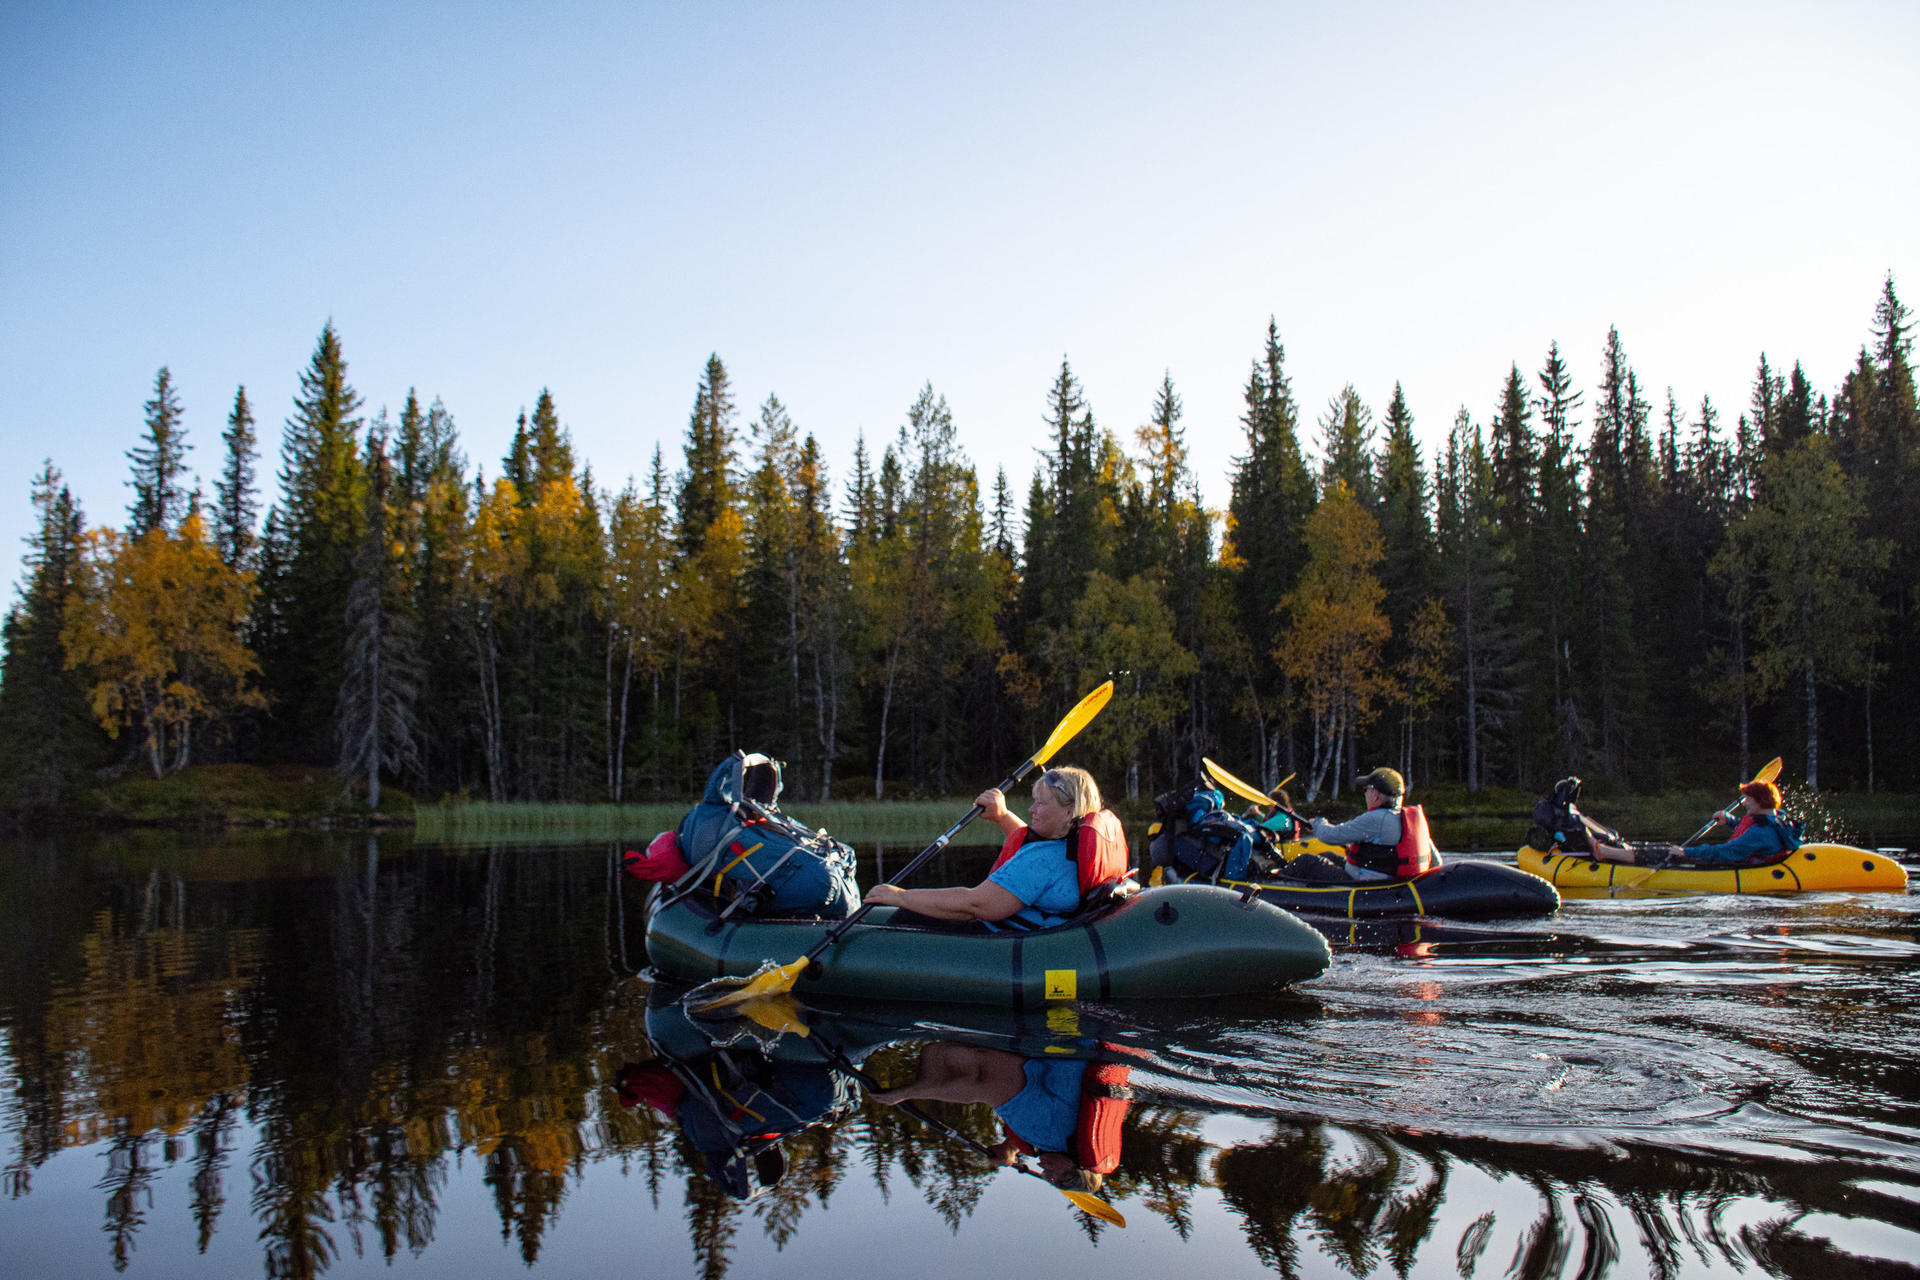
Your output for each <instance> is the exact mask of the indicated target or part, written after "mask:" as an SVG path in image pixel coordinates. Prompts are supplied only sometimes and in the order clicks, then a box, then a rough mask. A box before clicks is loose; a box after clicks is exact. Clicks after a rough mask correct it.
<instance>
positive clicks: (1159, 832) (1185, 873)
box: [1147, 783, 1267, 883]
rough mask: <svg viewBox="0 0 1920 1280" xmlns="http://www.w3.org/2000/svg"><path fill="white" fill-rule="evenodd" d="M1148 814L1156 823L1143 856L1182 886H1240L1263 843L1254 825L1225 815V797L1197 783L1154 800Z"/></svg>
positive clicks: (1262, 834)
mask: <svg viewBox="0 0 1920 1280" xmlns="http://www.w3.org/2000/svg"><path fill="white" fill-rule="evenodd" d="M1153 810H1154V816H1155V817H1156V818H1157V819H1159V821H1158V822H1157V823H1156V824H1155V829H1154V830H1153V831H1152V832H1150V833H1149V835H1150V839H1149V841H1148V845H1147V849H1148V855H1149V857H1150V858H1151V859H1152V861H1153V863H1154V865H1156V866H1160V867H1165V868H1167V869H1168V870H1170V871H1172V872H1174V873H1175V874H1176V875H1178V876H1179V877H1180V878H1181V879H1183V880H1210V881H1213V882H1215V883H1218V882H1220V881H1222V880H1244V879H1246V878H1247V873H1248V871H1249V870H1250V869H1251V868H1252V865H1253V855H1254V852H1255V850H1256V849H1259V848H1263V847H1264V846H1265V845H1266V843H1267V837H1266V834H1265V833H1264V832H1262V831H1261V830H1260V829H1259V828H1257V827H1255V826H1254V824H1253V823H1251V822H1248V821H1247V820H1246V819H1244V818H1240V817H1237V816H1235V815H1234V814H1231V813H1228V812H1227V798H1226V796H1225V795H1223V794H1221V793H1220V792H1219V791H1216V790H1214V789H1213V788H1212V787H1208V786H1204V785H1202V784H1199V783H1195V784H1194V785H1192V786H1188V787H1182V788H1181V789H1180V790H1178V791H1171V792H1168V793H1167V794H1166V795H1163V796H1156V797H1154V801H1153Z"/></svg>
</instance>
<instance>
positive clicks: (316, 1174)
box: [0, 838, 1920, 1277]
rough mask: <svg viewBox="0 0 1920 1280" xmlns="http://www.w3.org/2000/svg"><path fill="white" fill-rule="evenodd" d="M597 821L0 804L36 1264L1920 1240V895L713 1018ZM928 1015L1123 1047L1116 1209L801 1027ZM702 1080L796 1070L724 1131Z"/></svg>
mask: <svg viewBox="0 0 1920 1280" xmlns="http://www.w3.org/2000/svg"><path fill="white" fill-rule="evenodd" d="M609 853H610V850H608V849H607V848H605V847H599V848H591V849H544V850H543V849H511V850H492V851H488V850H466V851H457V852H454V851H435V850H426V849H408V848H406V847H405V846H404V845H399V844H394V845H391V846H389V847H387V848H385V849H381V848H379V847H376V846H373V845H371V844H369V842H366V841H358V842H338V841H336V842H333V843H324V842H321V841H317V840H298V839H285V840H280V841H276V842H255V843H254V844H252V845H247V844H243V843H239V842H225V843H222V844H217V845H203V846H191V845H183V844H181V843H179V842H177V841H171V840H165V839H154V838H144V839H141V840H139V841H121V842H118V843H107V842H94V843H91V844H88V845H85V846H82V845H80V844H77V843H72V842H66V843H59V844H56V843H52V842H44V841H43V842H30V841H27V842H23V841H16V842H13V843H12V844H10V845H6V846H3V847H0V916H3V917H4V927H5V929H6V935H5V936H6V937H7V939H8V945H7V947H6V949H5V954H4V956H0V1037H4V1038H0V1070H3V1071H4V1084H5V1090H6V1097H5V1109H4V1113H0V1123H3V1124H4V1129H5V1132H6V1137H7V1145H8V1153H7V1156H6V1165H7V1183H6V1187H7V1193H8V1194H7V1196H6V1198H4V1199H0V1251H3V1255H4V1256H5V1257H7V1258H8V1259H10V1262H9V1265H8V1270H9V1271H10V1273H12V1274H19V1275H62V1276H64V1275H81V1276H85V1275H114V1274H116V1273H119V1274H125V1275H129V1276H162V1275H189V1274H191V1275H214V1276H227V1275H231V1276H253V1275H262V1274H271V1275H317V1274H326V1275H357V1274H361V1273H363V1272H364V1273H368V1274H374V1273H380V1274H394V1273H403V1274H407V1275H443V1274H444V1275H449V1276H451V1275H460V1276H473V1275H491V1274H503V1275H504V1274H525V1273H528V1272H529V1270H530V1271H531V1273H532V1274H535V1275H553V1276H561V1275H566V1276H572V1275H588V1274H594V1275H598V1274H609V1273H614V1272H634V1273H639V1274H648V1275H694V1276H715V1277H717V1276H720V1275H730V1276H739V1277H745V1276H760V1275H770V1274H779V1275H782V1276H860V1275H887V1276H894V1275H898V1274H900V1273H901V1272H902V1271H903V1270H914V1271H922V1270H931V1269H936V1268H938V1269H952V1270H962V1271H964V1270H969V1269H972V1270H993V1271H1000V1270H1006V1269H1009V1268H1013V1269H1017V1270H1018V1271H1020V1272H1022V1273H1026V1272H1032V1273H1037V1274H1046V1273H1052V1274H1061V1275H1091V1274H1098V1273H1101V1272H1106V1271H1111V1270H1113V1269H1114V1268H1125V1269H1126V1270H1127V1271H1128V1272H1129V1273H1137V1274H1167V1273H1170V1272H1173V1271H1174V1270H1175V1269H1176V1268H1180V1269H1185V1270H1197V1269H1204V1270H1205V1271H1206V1272H1207V1274H1208V1275H1209V1276H1212V1275H1216V1274H1217V1275H1258V1274H1271V1273H1279V1274H1284V1275H1299V1276H1319V1275H1327V1276H1343V1275H1353V1276H1362V1275H1370V1274H1371V1275H1382V1276H1386V1275H1397V1274H1405V1275H1412V1276H1455V1275H1461V1276H1478V1277H1500V1276H1507V1275H1516V1276H1529V1277H1532V1276H1555V1275H1559V1276H1569V1277H1571V1276H1599V1275H1615V1276H1638V1275H1643V1274H1660V1275H1673V1276H1681V1275H1686V1276H1692V1275H1755V1274H1761V1275H1767V1274H1777V1275H1820V1276H1823V1277H1837V1276H1841V1275H1909V1276H1911V1275H1920V1267H1916V1265H1915V1259H1920V1141H1916V1137H1917V1136H1920V1068H1916V1065H1915V1061H1914V1050H1913V1046H1914V1045H1915V1043H1916V1041H1917V1037H1916V1032H1917V1031H1920V1025H1916V1024H1917V1023H1920V990H1917V989H1916V985H1917V984H1920V912H1916V903H1917V902H1920V899H1916V898H1913V897H1895V896H1885V895H1881V896H1865V895H1861V896H1854V895H1823V896H1817V897H1804V898H1794V899H1775V900H1768V899H1757V898H1734V897H1711V898H1695V899H1648V900H1639V901H1624V900H1595V901H1578V902H1570V903H1568V904H1567V906H1566V908H1565V909H1564V910H1563V911H1562V912H1561V914H1560V915H1559V916H1557V917H1555V918H1553V919H1551V920H1549V921H1544V922H1527V923H1516V924H1513V925H1505V926H1453V925H1445V924H1422V925H1418V926H1416V925H1414V924H1410V923H1409V924H1398V925H1395V924H1386V925H1369V924H1361V925H1351V926H1350V925H1348V924H1346V923H1344V922H1341V923H1329V924H1328V925H1326V926H1325V928H1326V931H1327V933H1328V935H1329V937H1330V940H1331V941H1332V942H1333V945H1334V952H1335V963H1334V966H1333V968H1332V970H1331V971H1330V972H1329V973H1328V974H1327V975H1326V976H1325V977H1323V978H1321V979H1319V980H1317V981H1315V982H1312V983H1309V984H1306V985H1304V986H1302V987H1301V988H1300V989H1299V990H1298V992H1297V993H1296V994H1295V995H1294V996H1292V997H1290V998H1288V999H1285V1000H1280V1001H1266V1002H1252V1001H1234V1002H1225V1003H1221V1002H1215V1003H1206V1004H1202V1003H1192V1002H1183V1003H1180V1004H1168V1005H1129V1006H1115V1007H1097V1006H1087V1005H1083V1006H1079V1007H1078V1008H1076V1009H1071V1010H1068V1009H1055V1010H1052V1011H1050V1012H1049V1014H1048V1015H1046V1016H1036V1017H1031V1018H1026V1019H1020V1018H1015V1017H1013V1016H1012V1015H1002V1014H997V1013H994V1012H992V1011H985V1010H968V1009H964V1008H958V1007H937V1006H921V1007H902V1008H895V1007H873V1006H864V1007H863V1006H858V1005H846V1006H841V1007H837V1008H830V1009H828V1008H814V1009H805V1010H802V1016H803V1017H805V1018H806V1020H807V1021H808V1023H809V1024H810V1025H811V1026H812V1027H813V1029H814V1035H813V1036H812V1037H810V1038H809V1039H808V1040H805V1041H803V1040H800V1039H799V1038H797V1037H795V1036H792V1035H788V1036H785V1037H780V1038H775V1037H773V1035H772V1033H771V1032H766V1031H756V1034H755V1035H754V1036H753V1037H749V1038H743V1039H741V1040H740V1041H739V1042H738V1043H735V1044H733V1045H731V1046H728V1047H725V1048H724V1049H716V1048H715V1047H714V1046H713V1045H712V1044H711V1043H709V1042H707V1041H706V1040H703V1039H702V1038H701V1037H700V1036H699V1035H698V1034H696V1032H697V1029H696V1028H694V1027H692V1026H691V1025H690V1024H687V1023H685V1021H684V1019H680V1018H679V1017H678V1015H677V1006H675V1005H674V1004H673V1003H672V1001H671V1000H670V999H669V998H668V997H669V996H670V994H671V993H668V992H666V991H664V990H660V991H650V990H649V986H648V984H647V982H646V981H645V979H644V978H638V977H633V976H630V975H629V974H627V973H625V972H623V970H622V957H623V956H625V957H633V956H637V955H638V954H639V938H638V934H637V930H638V928H639V921H640V917H639V912H638V906H639V904H638V902H637V901H635V900H633V899H632V898H631V897H630V896H629V895H628V894H627V892H626V891H625V890H623V887H622V886H621V885H619V884H618V883H617V881H616V879H615V878H614V877H613V876H611V875H610V874H609V869H610V867H611V865H612V864H611V861H610V858H609ZM968 870H970V868H967V867H961V866H950V867H948V868H946V869H945V870H944V871H937V870H930V871H929V873H928V875H929V879H928V882H929V883H932V882H934V881H935V880H943V881H944V880H951V879H960V878H964V875H965V874H966V872H967V871H968ZM783 958H785V957H783ZM735 1029H737V1028H727V1031H728V1033H729V1034H730V1033H731V1031H732V1030H735ZM649 1037H651V1039H650V1038H649ZM929 1042H934V1043H944V1044H948V1045H960V1046H964V1047H965V1048H966V1049H967V1050H968V1051H969V1052H975V1053H976V1056H982V1057H983V1060H999V1059H996V1058H995V1055H1002V1056H1003V1057H1004V1060H1006V1061H1010V1062H1014V1063H1016V1064H1018V1063H1019V1062H1021V1061H1040V1062H1045V1061H1049V1060H1069V1061H1078V1060H1083V1059H1093V1060H1102V1061H1107V1062H1112V1063H1119V1064H1124V1065H1125V1066H1126V1067H1127V1068H1128V1071H1127V1075H1128V1077H1129V1079H1130V1085H1131V1088H1132V1090H1133V1099H1132V1102H1131V1103H1130V1104H1128V1105H1124V1106H1122V1107H1121V1108H1120V1110H1121V1111H1123V1112H1124V1125H1123V1127H1122V1131H1121V1132H1122V1143H1121V1148H1120V1163H1119V1167H1118V1168H1117V1169H1115V1170H1114V1172H1113V1173H1112V1175H1111V1176H1110V1177H1109V1178H1108V1180H1107V1182H1106V1186H1105V1188H1104V1189H1103V1194H1104V1195H1105V1196H1106V1197H1107V1198H1108V1199H1109V1200H1110V1201H1111V1202H1112V1204H1113V1205H1114V1207H1115V1208H1117V1209H1118V1210H1119V1211H1120V1212H1121V1213H1123V1214H1124V1215H1125V1217H1126V1219H1127V1222H1128V1225H1127V1226H1126V1228H1124V1229H1121V1228H1118V1227H1114V1226H1111V1225H1106V1224H1101V1223H1098V1222H1096V1221H1094V1220H1092V1219H1088V1218H1086V1217H1083V1216H1082V1215H1080V1214H1079V1213H1077V1212H1076V1211H1075V1210H1074V1209H1073V1208H1072V1207H1071V1205H1070V1204H1068V1202H1067V1201H1066V1200H1064V1199H1063V1198H1062V1197H1061V1196H1060V1195H1059V1194H1057V1193H1056V1192H1055V1191H1053V1190H1052V1189H1050V1188H1049V1187H1047V1186H1046V1185H1045V1184H1044V1183H1042V1182H1040V1181H1039V1180H1037V1179H1034V1178H1025V1177H1021V1176H1019V1175H1017V1174H1014V1173H1012V1172H1008V1171H1005V1170H999V1171H996V1170H995V1169H994V1168H993V1167H991V1166H990V1165H989V1164H988V1163H987V1161H986V1160H985V1158H984V1157H982V1156H980V1155H978V1154H975V1153H974V1152H973V1151H971V1150H969V1149H968V1148H966V1147H963V1146H959V1145H957V1144H955V1143H954V1142H952V1141H950V1140H948V1139H947V1138H944V1137H941V1136H939V1135H937V1134H934V1133H933V1132H931V1131H929V1130H927V1129H925V1128H923V1127H922V1126H921V1125H919V1124H918V1123H917V1122H916V1121H914V1120H913V1119H911V1118H910V1117H908V1116H905V1115H903V1114H902V1113H901V1112H900V1111H898V1110H895V1109H893V1108H890V1107H885V1106H881V1105H879V1104H876V1103H873V1102H872V1101H870V1100H868V1099H866V1098H865V1096H864V1094H863V1092H862V1089H861V1087H860V1086H859V1085H858V1083H857V1082H855V1081H854V1080H853V1079H852V1078H851V1077H850V1076H848V1075H846V1074H845V1073H843V1072H836V1071H833V1070H831V1069H829V1068H827V1067H826V1066H824V1065H823V1064H822V1063H821V1062H820V1061H819V1059H818V1056H817V1055H818V1053H819V1050H817V1049H815V1048H814V1046H815V1045H831V1044H839V1045H843V1046H844V1047H845V1049H846V1051H847V1052H848V1053H849V1054H850V1055H851V1057H852V1058H853V1059H855V1060H857V1061H858V1062H859V1063H860V1064H861V1065H862V1067H863V1068H864V1069H865V1070H866V1071H867V1072H868V1073H870V1074H871V1075H872V1076H874V1077H877V1078H878V1079H879V1080H880V1081H881V1082H883V1083H885V1084H887V1085H889V1086H898V1085H904V1084H907V1083H909V1082H911V1081H913V1080H915V1079H916V1077H917V1075H918V1074H919V1073H920V1071H921V1070H922V1067H923V1066H924V1065H925V1064H926V1063H928V1062H930V1061H932V1060H931V1059H928V1058H926V1057H925V1052H926V1051H925V1048H924V1046H925V1045H926V1044H928V1043H929ZM668 1078H671V1079H673V1080H674V1081H675V1084H674V1085H673V1086H664V1085H662V1084H661V1082H662V1081H663V1080H666V1079H668ZM649 1082H651V1083H649ZM623 1084H624V1085H625V1086H627V1087H626V1089H625V1097H624V1099H623V1096H622V1087H621V1086H622V1085H623ZM689 1085H691V1088H689ZM675 1088H678V1089H679V1090H680V1091H681V1094H682V1095H683V1096H682V1097H680V1098H679V1099H675V1098H674V1097H673V1096H672V1095H673V1092H674V1089H675ZM715 1090H719V1091H720V1093H721V1094H722V1095H724V1096H725V1097H728V1098H731V1099H732V1100H733V1101H734V1102H736V1103H738V1102H740V1101H742V1100H743V1099H750V1098H752V1097H754V1096H757V1095H754V1094H753V1093H752V1092H751V1091H752V1090H763V1091H764V1092H765V1094H766V1096H767V1097H769V1098H774V1099H775V1100H778V1099H780V1098H781V1097H786V1098H787V1100H788V1101H789V1102H792V1101H794V1100H795V1099H798V1101H799V1103H800V1105H801V1107H802V1109H803V1110H804V1109H805V1108H806V1107H809V1106H810V1107H812V1108H813V1110H812V1112H811V1113H809V1114H808V1115H806V1116H803V1117H802V1118H801V1120H800V1121H796V1122H794V1123H793V1124H792V1125H791V1126H789V1127H792V1128H794V1129H795V1130H796V1131H795V1132H791V1133H788V1134H786V1135H785V1136H784V1137H782V1138H778V1139H766V1140H765V1145H768V1146H771V1147H777V1148H778V1150H779V1152H780V1157H781V1158H780V1160H779V1161H778V1162H775V1163H768V1164H766V1165H765V1166H764V1167H756V1166H755V1164H754V1161H753V1160H752V1159H751V1158H750V1157H749V1158H746V1159H744V1161H743V1160H739V1159H733V1160H730V1159H729V1158H728V1157H726V1155H725V1154H724V1153H721V1154H719V1155H717V1156H716V1157H714V1159H713V1160H712V1161H711V1162H710V1160H709V1158H708V1156H707V1155H705V1154H703V1151H702V1149H701V1145H700V1144H701V1143H703V1142H704V1143H705V1144H706V1146H707V1148H709V1149H711V1148H713V1147H714V1142H713V1138H712V1133H711V1131H710V1128H706V1127H703V1125H704V1123H705V1120H706V1119H710V1117H705V1116H704V1115H703V1113H700V1112H699V1107H698V1104H699V1103H700V1100H701V1098H702V1097H710V1096H712V1095H713V1094H714V1091H715ZM783 1090H784V1091H785V1093H784V1094H783ZM688 1099H691V1101H689V1100H688ZM623 1101H625V1102H626V1103H629V1104H632V1105H622V1103H623ZM648 1101H659V1102H662V1103H663V1105H666V1106H667V1107H668V1109H669V1110H672V1111H674V1117H673V1119H671V1120H669V1119H667V1118H664V1117H663V1116H662V1115H661V1114H660V1112H659V1111H656V1110H655V1109H654V1108H653V1107H651V1106H649V1105H647V1102H648ZM928 1105H929V1109H930V1110H931V1111H933V1112H934V1114H935V1115H936V1117H937V1118H939V1119H941V1120H942V1121H943V1122H944V1123H946V1124H948V1125H951V1126H954V1127H956V1128H958V1129H959V1130H961V1131H962V1132H963V1133H965V1134H966V1135H968V1136H970V1137H971V1138H973V1139H975V1140H977V1141H979V1142H984V1143H991V1142H993V1141H995V1140H996V1139H997V1138H998V1137H999V1136H1000V1133H1001V1130H1000V1128H999V1125H998V1123H997V1122H996V1119H995V1116H994V1114H993V1112H992V1111H991V1110H989V1109H988V1107H986V1106H985V1105H982V1104H974V1105H970V1106H967V1105H958V1104H946V1103H930V1104H928ZM768 1114H770V1113H768ZM807 1119H819V1120H820V1121H821V1123H817V1124H813V1125H811V1126H808V1127H800V1126H801V1125H802V1124H803V1123H804V1121H805V1120H807ZM764 1123H766V1124H768V1125H769V1126H771V1127H772V1129H778V1128H780V1127H781V1126H780V1125H779V1124H778V1123H776V1121H775V1120H774V1119H767V1120H765V1121H764ZM722 1145H724V1144H722ZM766 1159H769V1160H770V1159H771V1157H767V1158H766ZM710 1164H711V1167H713V1168H714V1169H715V1170H716V1171H717V1172H718V1174H719V1176H720V1179H721V1181H722V1182H727V1183H729V1184H730V1185H732V1186H733V1188H734V1190H735V1191H736V1192H739V1191H746V1190H750V1189H752V1184H757V1183H761V1182H766V1181H773V1182H774V1185H773V1186H772V1187H771V1188H770V1189H764V1190H761V1191H760V1192H759V1194H757V1195H755V1196H754V1197H753V1198H751V1199H749V1200H747V1201H745V1202H741V1201H739V1200H736V1199H733V1198H730V1197H729V1196H728V1195H727V1194H726V1193H725V1192H724V1191H723V1190H722V1188H721V1186H720V1184H719V1183H716V1181H715V1180H714V1179H713V1178H711V1177H709V1176H708V1170H709V1168H710ZM780 1164H783V1165H784V1168H781V1167H777V1165H780Z"/></svg>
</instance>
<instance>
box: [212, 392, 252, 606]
mask: <svg viewBox="0 0 1920 1280" xmlns="http://www.w3.org/2000/svg"><path fill="white" fill-rule="evenodd" d="M220 439H221V441H222V442H223V443H224V444H225V445H226V447H227V451H226V460H225V462H224V463H223V464H222V466H221V470H220V481H219V483H218V484H217V485H216V486H215V487H214V508H213V538H214V545H215V546H217V547H219V548H220V558H221V559H222V560H225V561H226V562H227V567H228V568H230V569H250V568H252V561H253V550H254V547H255V546H256V545H258V542H259V539H258V538H257V537H256V536H255V534H254V531H253V522H254V518H255V517H256V516H257V515H258V514H259V510H260V499H259V495H258V494H257V493H256V492H255V490H254V464H253V459H254V435H253V406H252V405H250V404H248V403H247V389H246V387H244V386H242V387H240V388H239V389H238V390H237V391H235V392H234V393H233V412H232V413H230V414H228V415H227V429H226V432H225V433H224V434H223V435H222V436H221V437H220Z"/></svg>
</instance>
